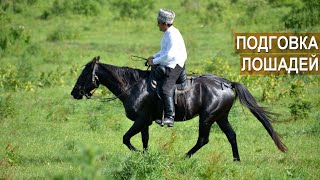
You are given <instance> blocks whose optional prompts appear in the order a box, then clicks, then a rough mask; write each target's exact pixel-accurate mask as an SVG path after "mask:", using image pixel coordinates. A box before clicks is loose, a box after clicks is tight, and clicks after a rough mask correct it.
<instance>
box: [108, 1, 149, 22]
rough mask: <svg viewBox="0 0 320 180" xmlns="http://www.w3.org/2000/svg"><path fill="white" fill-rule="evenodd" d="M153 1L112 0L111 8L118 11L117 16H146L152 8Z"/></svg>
mask: <svg viewBox="0 0 320 180" xmlns="http://www.w3.org/2000/svg"><path fill="white" fill-rule="evenodd" d="M153 6H154V2H153V1H144V0H129V1H128V0H113V1H111V8H112V10H114V9H115V10H117V11H118V12H119V15H118V17H119V18H142V19H143V18H146V17H147V15H148V13H149V12H150V10H152V9H153Z"/></svg>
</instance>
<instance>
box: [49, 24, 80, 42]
mask: <svg viewBox="0 0 320 180" xmlns="http://www.w3.org/2000/svg"><path fill="white" fill-rule="evenodd" d="M78 36H79V33H78V31H76V30H74V29H73V28H72V27H71V26H70V25H67V24H65V23H63V24H61V25H60V26H58V27H57V28H56V29H55V30H54V31H53V32H52V33H51V34H50V35H49V37H48V40H49V41H63V40H70V39H75V38H76V37H78Z"/></svg>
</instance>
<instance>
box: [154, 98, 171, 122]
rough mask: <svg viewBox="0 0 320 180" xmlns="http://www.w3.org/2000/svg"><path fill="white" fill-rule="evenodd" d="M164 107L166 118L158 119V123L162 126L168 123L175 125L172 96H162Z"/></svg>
mask: <svg viewBox="0 0 320 180" xmlns="http://www.w3.org/2000/svg"><path fill="white" fill-rule="evenodd" d="M162 100H163V107H164V118H163V119H162V120H156V123H158V124H160V125H161V126H164V125H168V126H169V127H173V124H174V115H175V113H174V102H173V98H172V97H171V96H164V97H162Z"/></svg>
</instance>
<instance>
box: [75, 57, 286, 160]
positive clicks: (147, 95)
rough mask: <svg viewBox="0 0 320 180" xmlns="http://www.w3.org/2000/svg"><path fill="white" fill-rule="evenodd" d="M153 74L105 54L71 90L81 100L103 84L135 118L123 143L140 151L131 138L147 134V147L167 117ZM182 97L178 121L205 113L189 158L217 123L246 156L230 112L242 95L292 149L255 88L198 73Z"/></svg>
mask: <svg viewBox="0 0 320 180" xmlns="http://www.w3.org/2000/svg"><path fill="white" fill-rule="evenodd" d="M149 75H150V71H142V70H138V69H132V68H128V67H117V66H113V65H108V64H103V63H100V62H99V57H95V58H94V59H93V60H92V61H90V62H89V63H88V64H87V65H86V66H85V68H84V69H83V71H82V73H81V75H80V76H79V78H78V80H77V82H76V85H75V86H74V88H73V90H72V92H71V95H72V96H73V97H74V98H75V99H82V98H83V96H86V97H87V98H90V96H91V95H92V94H91V92H92V91H93V90H95V89H96V88H98V86H99V85H100V84H102V85H104V86H106V87H107V88H108V89H109V90H110V91H111V92H112V93H113V94H114V95H115V96H116V97H117V98H119V99H120V100H121V101H122V103H123V106H124V108H125V111H126V116H127V117H128V118H129V119H131V120H132V121H134V123H133V125H132V126H131V128H130V129H129V130H128V131H127V132H126V134H125V135H124V136H123V143H124V144H125V145H126V146H127V147H128V148H129V149H130V150H132V151H136V150H137V149H136V148H135V147H134V146H133V145H132V144H131V143H130V139H131V138H132V137H133V136H134V135H136V134H137V133H141V135H142V143H143V148H144V150H147V148H148V141H149V126H150V125H151V124H152V121H154V120H157V119H161V118H162V114H163V108H162V102H161V100H160V99H159V98H158V96H157V95H156V93H155V92H154V91H152V90H150V88H149V86H148V79H149ZM176 96H177V104H176V105H175V110H176V116H175V121H185V120H189V119H192V118H193V117H195V116H197V115H199V137H198V141H197V143H196V145H195V146H194V147H193V148H192V149H190V150H189V151H188V152H187V154H186V156H187V157H191V156H192V155H193V154H194V153H195V152H196V151H198V150H199V149H200V148H201V147H202V146H204V145H205V144H207V143H208V142H209V133H210V129H211V126H212V124H213V123H214V122H216V123H217V124H218V125H219V127H220V129H221V130H222V131H223V132H224V133H225V135H226V136H227V138H228V140H229V142H230V144H231V147H232V153H233V158H234V160H235V161H240V157H239V153H238V147H237V140H236V133H235V132H234V131H233V129H232V127H231V125H230V124H229V121H228V114H229V111H230V109H231V107H232V105H233V103H234V101H235V99H236V98H237V97H238V98H239V100H240V103H241V104H242V105H244V106H245V107H247V108H248V109H249V110H250V111H251V112H252V114H253V115H254V116H255V117H256V118H257V119H258V120H259V121H260V122H261V124H262V125H263V126H264V127H265V129H266V130H267V131H268V133H269V135H270V136H271V138H272V139H273V141H274V143H275V144H276V146H277V147H278V148H279V150H281V151H282V152H285V151H286V150H287V147H286V146H285V145H284V144H283V143H282V142H281V140H280V138H279V136H278V134H277V132H276V131H275V130H274V129H273V127H272V125H271V123H270V120H271V118H270V117H271V115H272V113H270V112H269V111H266V110H265V109H264V108H263V107H261V106H259V105H258V104H257V103H256V100H255V98H254V97H253V96H252V95H251V93H250V92H249V91H248V90H247V89H246V87H245V86H244V85H242V84H240V83H237V82H230V81H228V80H226V79H223V78H221V77H218V76H214V75H203V76H197V77H193V82H192V84H191V88H190V90H188V91H185V92H184V93H182V95H181V94H180V95H176Z"/></svg>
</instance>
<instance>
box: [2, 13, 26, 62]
mask: <svg viewBox="0 0 320 180" xmlns="http://www.w3.org/2000/svg"><path fill="white" fill-rule="evenodd" d="M0 22H1V24H2V26H1V29H0V57H1V56H3V54H4V53H5V52H7V51H10V50H13V49H14V48H23V47H24V46H25V45H26V44H28V43H30V38H31V36H30V35H29V33H28V31H27V30H26V28H25V27H24V26H23V25H15V24H11V23H10V22H11V20H10V19H9V18H8V17H6V15H4V16H1V12H0Z"/></svg>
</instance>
